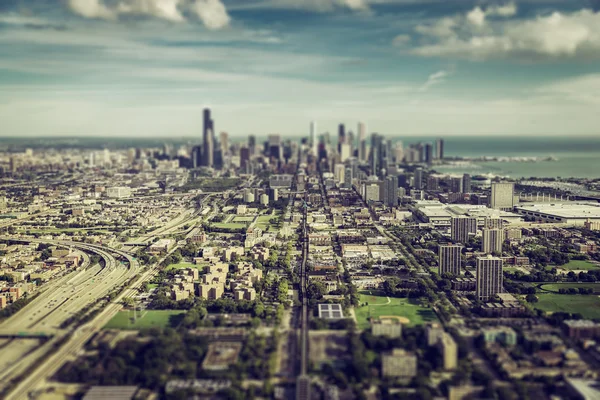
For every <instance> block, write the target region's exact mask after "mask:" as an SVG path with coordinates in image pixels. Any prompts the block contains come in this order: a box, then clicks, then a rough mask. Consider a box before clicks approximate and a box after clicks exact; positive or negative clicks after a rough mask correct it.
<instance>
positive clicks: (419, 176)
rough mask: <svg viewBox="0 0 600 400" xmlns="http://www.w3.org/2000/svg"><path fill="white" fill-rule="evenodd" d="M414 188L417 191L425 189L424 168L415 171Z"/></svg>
mask: <svg viewBox="0 0 600 400" xmlns="http://www.w3.org/2000/svg"><path fill="white" fill-rule="evenodd" d="M413 187H414V188H415V189H417V190H421V189H423V168H417V169H416V170H415V176H414V182H413Z"/></svg>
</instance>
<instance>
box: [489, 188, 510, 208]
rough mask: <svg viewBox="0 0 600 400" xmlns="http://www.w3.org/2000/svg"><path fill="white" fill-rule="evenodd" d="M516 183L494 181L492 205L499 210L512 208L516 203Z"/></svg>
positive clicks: (491, 197)
mask: <svg viewBox="0 0 600 400" xmlns="http://www.w3.org/2000/svg"><path fill="white" fill-rule="evenodd" d="M514 197H515V184H514V183H512V182H493V183H492V194H491V196H490V207H491V208H494V209H497V210H506V211H509V210H512V209H513V207H514V205H515V198H514Z"/></svg>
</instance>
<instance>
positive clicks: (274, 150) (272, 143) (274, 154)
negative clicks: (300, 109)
mask: <svg viewBox="0 0 600 400" xmlns="http://www.w3.org/2000/svg"><path fill="white" fill-rule="evenodd" d="M268 146H269V156H270V157H271V158H274V159H276V160H281V158H282V157H283V151H282V149H281V136H280V135H269V143H268Z"/></svg>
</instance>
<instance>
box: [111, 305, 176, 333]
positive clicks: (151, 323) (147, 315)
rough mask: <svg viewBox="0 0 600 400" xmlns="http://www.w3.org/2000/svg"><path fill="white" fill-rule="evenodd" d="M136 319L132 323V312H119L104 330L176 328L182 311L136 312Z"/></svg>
mask: <svg viewBox="0 0 600 400" xmlns="http://www.w3.org/2000/svg"><path fill="white" fill-rule="evenodd" d="M137 315H138V317H137V319H136V321H135V323H134V322H133V311H119V312H118V313H117V315H115V316H114V317H113V318H112V319H111V320H110V321H108V323H107V324H106V325H104V329H122V330H139V329H147V328H154V327H173V328H174V327H176V326H177V325H179V322H181V320H182V319H183V316H184V315H185V311H182V310H148V311H146V310H144V311H141V312H140V311H137Z"/></svg>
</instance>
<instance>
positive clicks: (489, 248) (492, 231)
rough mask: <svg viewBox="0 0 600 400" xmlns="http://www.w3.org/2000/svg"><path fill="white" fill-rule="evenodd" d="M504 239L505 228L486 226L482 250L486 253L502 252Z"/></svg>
mask: <svg viewBox="0 0 600 400" xmlns="http://www.w3.org/2000/svg"><path fill="white" fill-rule="evenodd" d="M503 241H504V230H503V229H498V228H484V229H483V242H482V248H481V250H482V251H483V252H484V253H487V254H492V253H497V254H502V242H503Z"/></svg>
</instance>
